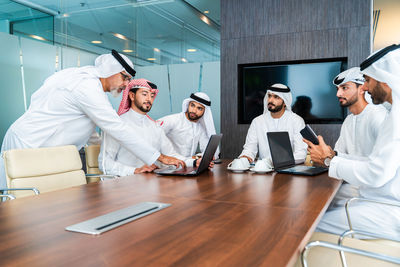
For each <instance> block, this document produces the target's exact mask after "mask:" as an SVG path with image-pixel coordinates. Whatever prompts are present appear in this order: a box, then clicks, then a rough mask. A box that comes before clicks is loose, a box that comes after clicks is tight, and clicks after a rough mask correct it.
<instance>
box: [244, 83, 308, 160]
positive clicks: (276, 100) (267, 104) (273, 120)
mask: <svg viewBox="0 0 400 267" xmlns="http://www.w3.org/2000/svg"><path fill="white" fill-rule="evenodd" d="M291 104H292V94H291V92H290V88H289V87H287V86H286V85H283V84H274V85H272V86H270V87H269V88H268V90H267V94H266V95H265V97H264V113H263V114H262V115H260V116H258V117H256V118H254V119H253V121H252V122H251V124H250V128H249V130H248V132H247V136H246V143H245V144H244V146H243V151H242V153H241V154H240V156H239V157H240V158H242V157H245V158H247V159H248V160H249V162H250V163H251V162H253V161H254V159H255V158H256V155H257V152H258V153H259V158H260V159H265V158H268V159H271V154H270V150H269V145H268V140H267V132H280V131H287V132H288V133H289V138H290V142H291V144H292V149H293V155H294V158H295V160H296V161H301V160H303V161H304V159H305V158H306V156H307V145H306V144H305V143H304V142H303V141H302V137H301V134H300V131H301V130H302V129H303V128H304V126H305V124H304V120H303V119H302V118H301V117H300V116H298V115H297V114H295V113H293V112H292V111H291Z"/></svg>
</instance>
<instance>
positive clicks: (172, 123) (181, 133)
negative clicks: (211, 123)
mask: <svg viewBox="0 0 400 267" xmlns="http://www.w3.org/2000/svg"><path fill="white" fill-rule="evenodd" d="M159 121H161V122H162V123H161V128H162V129H163V130H164V132H165V134H166V136H167V137H168V138H169V140H171V143H172V145H173V146H174V149H175V151H176V152H178V153H179V154H180V155H182V156H184V157H191V156H193V155H195V154H196V150H197V147H198V146H200V151H201V152H204V150H205V149H206V146H207V143H208V139H209V138H208V137H207V133H206V131H205V129H204V128H203V127H202V125H201V124H200V123H199V122H192V121H190V120H188V119H187V118H186V115H185V113H184V112H181V113H176V114H172V115H168V116H165V117H163V118H161V119H159Z"/></svg>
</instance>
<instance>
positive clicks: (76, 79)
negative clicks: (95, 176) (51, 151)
mask: <svg viewBox="0 0 400 267" xmlns="http://www.w3.org/2000/svg"><path fill="white" fill-rule="evenodd" d="M134 75H135V70H134V69H133V64H132V62H131V61H130V60H129V59H128V58H127V57H126V56H124V55H120V54H119V53H118V52H116V51H115V50H113V51H112V53H110V54H104V55H101V56H99V57H97V58H96V60H95V65H94V66H85V67H80V68H68V69H64V70H62V71H59V72H57V73H55V74H53V75H52V76H50V77H49V78H47V79H46V80H45V82H44V83H43V85H42V86H41V87H40V88H39V89H38V90H37V91H36V92H35V93H34V94H33V95H32V98H31V104H30V106H29V109H28V110H27V111H26V112H25V113H24V114H23V115H22V116H21V117H20V118H19V119H18V120H17V121H15V122H14V123H13V124H12V125H11V126H10V128H9V129H8V131H7V133H6V135H5V137H4V140H3V144H2V147H1V151H2V152H3V151H6V150H10V149H20V148H38V147H51V146H63V145H75V146H77V148H78V149H80V148H81V147H83V146H84V145H85V144H86V143H87V141H88V139H89V137H90V135H91V134H92V133H93V131H94V129H95V127H96V125H97V126H99V128H101V129H102V130H103V132H105V133H107V134H109V135H111V136H113V137H114V138H115V139H117V140H118V141H119V142H120V143H121V144H122V145H123V146H124V147H126V148H127V149H128V150H129V151H131V152H132V153H134V154H135V155H137V156H138V157H139V158H140V159H141V160H143V162H145V163H146V164H148V165H151V164H153V163H154V162H155V161H156V160H157V159H158V160H159V161H161V162H162V163H165V164H173V165H176V166H179V165H182V166H184V165H185V164H184V162H183V161H181V160H178V159H176V158H172V157H169V156H165V155H163V154H161V153H160V152H159V151H157V150H156V149H154V148H153V147H152V146H151V145H149V144H148V143H147V142H146V141H145V139H144V136H142V134H141V133H140V132H138V131H135V130H134V129H132V128H131V127H130V126H129V125H127V124H126V123H124V122H123V121H122V120H121V118H120V117H119V116H118V115H117V113H116V112H115V111H114V110H113V108H112V106H111V104H110V102H109V100H108V98H107V96H106V94H105V93H106V92H110V93H111V94H113V95H114V96H118V94H119V93H120V92H121V91H122V90H123V89H124V88H125V87H126V85H127V84H128V82H129V81H130V79H131V78H132V77H133V76H134ZM139 151H140V153H138V152H139ZM4 187H6V180H5V171H4V162H3V159H2V158H0V188H4Z"/></svg>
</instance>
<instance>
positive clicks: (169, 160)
mask: <svg viewBox="0 0 400 267" xmlns="http://www.w3.org/2000/svg"><path fill="white" fill-rule="evenodd" d="M158 160H159V161H160V162H161V163H164V164H166V165H174V166H175V167H176V168H179V166H182V168H186V164H185V162H184V161H182V160H179V159H177V158H174V157H170V156H166V155H163V154H161V155H160V156H159V157H158Z"/></svg>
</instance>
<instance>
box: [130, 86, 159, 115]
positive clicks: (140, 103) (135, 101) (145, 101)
mask: <svg viewBox="0 0 400 267" xmlns="http://www.w3.org/2000/svg"><path fill="white" fill-rule="evenodd" d="M155 95H156V94H155V93H154V92H151V91H150V89H147V88H139V89H138V90H137V91H136V93H133V92H129V98H130V99H131V102H132V105H131V107H132V108H133V109H134V106H135V107H137V108H138V109H139V110H141V111H142V112H145V113H147V112H149V111H150V110H151V107H152V106H153V102H154V97H155Z"/></svg>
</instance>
